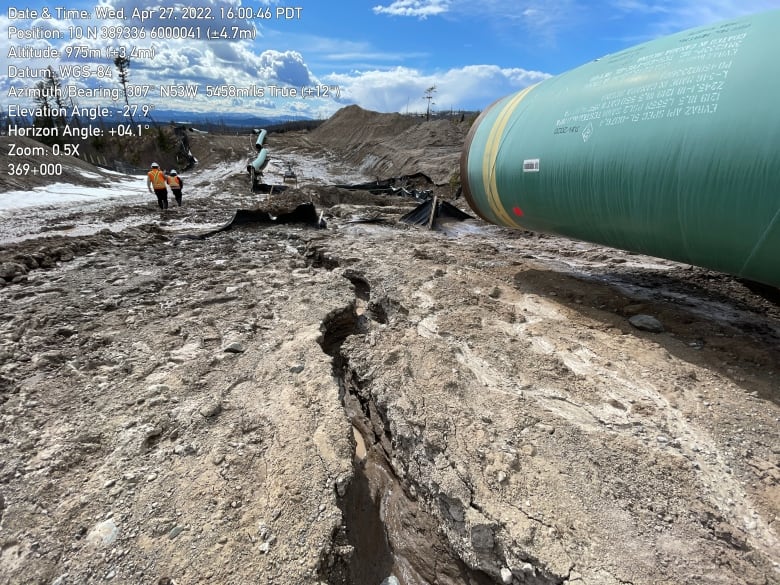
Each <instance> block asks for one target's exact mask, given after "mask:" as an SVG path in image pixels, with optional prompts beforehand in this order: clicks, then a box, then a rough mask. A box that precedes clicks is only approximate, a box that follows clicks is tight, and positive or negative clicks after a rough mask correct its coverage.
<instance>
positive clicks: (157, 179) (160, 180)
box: [148, 169, 165, 189]
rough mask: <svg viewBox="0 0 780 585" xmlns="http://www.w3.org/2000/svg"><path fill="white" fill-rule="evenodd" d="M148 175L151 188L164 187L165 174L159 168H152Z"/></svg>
mask: <svg viewBox="0 0 780 585" xmlns="http://www.w3.org/2000/svg"><path fill="white" fill-rule="evenodd" d="M148 175H149V180H150V181H151V182H152V189H165V174H164V173H163V172H162V171H161V170H160V169H152V170H151V171H149V173H148Z"/></svg>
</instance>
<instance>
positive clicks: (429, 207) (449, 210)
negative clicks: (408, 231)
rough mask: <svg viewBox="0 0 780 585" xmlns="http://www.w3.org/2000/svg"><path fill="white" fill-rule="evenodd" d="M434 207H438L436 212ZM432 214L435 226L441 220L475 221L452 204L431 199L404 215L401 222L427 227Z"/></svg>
mask: <svg viewBox="0 0 780 585" xmlns="http://www.w3.org/2000/svg"><path fill="white" fill-rule="evenodd" d="M434 205H436V209H435V210H434V209H433V206H434ZM431 212H433V220H434V224H435V222H436V220H441V219H451V220H455V221H464V220H467V219H474V218H473V217H472V216H470V215H469V214H468V213H465V212H463V211H461V210H460V209H458V208H457V207H455V206H454V205H453V204H452V203H448V202H447V201H441V200H439V201H436V202H434V200H432V199H431V200H428V201H424V202H422V203H420V205H418V206H417V207H415V208H414V209H412V210H411V211H410V212H409V213H407V214H405V215H402V216H401V218H400V219H399V221H402V222H404V223H408V224H411V225H421V226H427V225H428V223H429V222H430V221H431Z"/></svg>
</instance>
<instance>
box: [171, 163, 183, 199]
mask: <svg viewBox="0 0 780 585" xmlns="http://www.w3.org/2000/svg"><path fill="white" fill-rule="evenodd" d="M167 180H168V186H169V187H170V188H171V191H173V196H174V197H176V205H178V206H179V207H181V189H182V187H184V180H183V179H182V178H181V177H180V176H179V175H178V173H177V172H176V169H171V170H170V171H168V177H167Z"/></svg>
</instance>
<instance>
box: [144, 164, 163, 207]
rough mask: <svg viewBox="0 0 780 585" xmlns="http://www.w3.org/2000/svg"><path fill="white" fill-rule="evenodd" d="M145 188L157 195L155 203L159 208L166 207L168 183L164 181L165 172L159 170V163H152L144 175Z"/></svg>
mask: <svg viewBox="0 0 780 585" xmlns="http://www.w3.org/2000/svg"><path fill="white" fill-rule="evenodd" d="M146 188H147V189H149V193H152V192H154V194H155V195H157V204H158V205H159V206H160V209H162V210H163V211H165V210H166V209H168V185H167V183H166V181H165V173H163V172H162V171H161V170H160V165H158V164H157V163H156V162H153V163H152V169H151V170H150V171H149V172H148V173H147V175H146Z"/></svg>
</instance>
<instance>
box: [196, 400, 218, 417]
mask: <svg viewBox="0 0 780 585" xmlns="http://www.w3.org/2000/svg"><path fill="white" fill-rule="evenodd" d="M198 412H199V413H200V415H201V416H202V417H203V418H212V417H215V416H217V415H218V414H219V413H220V412H222V404H221V403H219V402H208V403H206V404H204V405H203V406H201V407H200V410H199V411H198Z"/></svg>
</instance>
